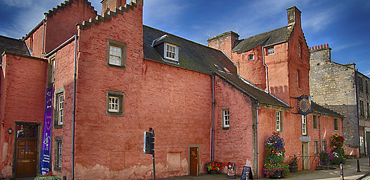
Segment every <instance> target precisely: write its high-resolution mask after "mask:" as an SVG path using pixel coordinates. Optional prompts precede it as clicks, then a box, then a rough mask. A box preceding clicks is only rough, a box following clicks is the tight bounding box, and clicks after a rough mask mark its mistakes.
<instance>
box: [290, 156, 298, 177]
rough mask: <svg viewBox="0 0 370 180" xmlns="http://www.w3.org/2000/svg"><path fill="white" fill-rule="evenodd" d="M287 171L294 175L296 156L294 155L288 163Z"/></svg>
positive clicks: (296, 168)
mask: <svg viewBox="0 0 370 180" xmlns="http://www.w3.org/2000/svg"><path fill="white" fill-rule="evenodd" d="M289 170H290V172H291V173H295V172H297V170H298V163H297V156H295V155H294V156H293V158H292V159H291V160H290V162H289Z"/></svg>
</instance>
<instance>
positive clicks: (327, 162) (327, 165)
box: [325, 159, 329, 170]
mask: <svg viewBox="0 0 370 180" xmlns="http://www.w3.org/2000/svg"><path fill="white" fill-rule="evenodd" d="M325 161H326V169H328V170H329V160H327V159H325Z"/></svg>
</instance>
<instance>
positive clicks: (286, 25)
mask: <svg viewBox="0 0 370 180" xmlns="http://www.w3.org/2000/svg"><path fill="white" fill-rule="evenodd" d="M289 26H292V25H286V26H283V27H280V28H276V29H273V30H270V31H266V32H263V33H260V34H256V35H253V36H249V37H247V38H244V39H241V40H240V41H243V40H245V39H250V38H253V37H256V36H259V35H262V34H268V33H271V32H273V31H276V30H278V29H283V28H286V27H289Z"/></svg>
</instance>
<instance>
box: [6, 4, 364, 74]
mask: <svg viewBox="0 0 370 180" xmlns="http://www.w3.org/2000/svg"><path fill="white" fill-rule="evenodd" d="M100 1H101V0H90V2H91V3H92V5H93V6H94V7H95V10H97V11H98V13H100V12H101V4H100ZM129 1H130V0H127V2H129ZM61 2H63V0H0V35H3V36H8V37H12V38H16V39H20V38H22V36H25V35H26V34H27V33H28V32H30V31H31V30H32V29H33V28H34V27H35V26H36V25H37V24H38V23H39V22H41V20H42V19H43V18H44V12H47V11H48V10H50V9H52V8H53V7H56V6H57V5H58V4H60V3H61ZM291 6H297V7H298V8H299V9H300V10H301V11H302V28H303V32H304V34H305V37H306V41H307V43H308V45H309V46H310V47H312V46H316V45H321V44H326V43H329V46H330V47H331V48H332V61H334V62H337V63H340V64H346V63H352V62H353V63H356V68H358V69H359V71H360V72H361V73H363V74H365V75H367V76H368V77H369V76H370V57H369V54H370V43H369V40H370V20H369V18H370V1H367V0H351V1H338V0H299V1H298V0H279V1H276V0H231V1H228V0H144V24H145V25H149V26H151V27H154V28H156V29H160V30H163V31H166V32H168V33H171V34H175V35H178V36H180V37H183V38H186V39H189V40H191V41H194V42H197V43H200V44H204V45H207V39H208V38H210V37H213V36H216V35H218V34H221V33H224V32H227V31H234V32H236V33H238V34H239V35H240V39H243V38H247V37H250V36H253V35H256V34H260V33H263V32H266V31H270V30H273V29H276V28H279V27H282V26H285V25H287V15H286V8H288V7H291Z"/></svg>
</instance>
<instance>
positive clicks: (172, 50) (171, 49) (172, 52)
mask: <svg viewBox="0 0 370 180" xmlns="http://www.w3.org/2000/svg"><path fill="white" fill-rule="evenodd" d="M164 45H165V48H164V54H165V59H169V60H173V61H178V48H177V46H175V45H172V44H168V43H165V44H164Z"/></svg>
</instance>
